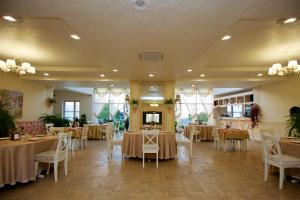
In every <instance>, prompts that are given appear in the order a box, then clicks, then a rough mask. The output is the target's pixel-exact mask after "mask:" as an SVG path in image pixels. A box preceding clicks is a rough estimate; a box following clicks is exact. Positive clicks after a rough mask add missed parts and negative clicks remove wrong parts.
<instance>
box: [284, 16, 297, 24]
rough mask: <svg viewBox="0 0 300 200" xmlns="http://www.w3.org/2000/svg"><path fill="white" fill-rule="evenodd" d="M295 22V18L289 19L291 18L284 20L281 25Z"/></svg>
mask: <svg viewBox="0 0 300 200" xmlns="http://www.w3.org/2000/svg"><path fill="white" fill-rule="evenodd" d="M295 21H297V18H296V17H291V18H288V19H286V20H284V21H283V23H285V24H290V23H293V22H295Z"/></svg>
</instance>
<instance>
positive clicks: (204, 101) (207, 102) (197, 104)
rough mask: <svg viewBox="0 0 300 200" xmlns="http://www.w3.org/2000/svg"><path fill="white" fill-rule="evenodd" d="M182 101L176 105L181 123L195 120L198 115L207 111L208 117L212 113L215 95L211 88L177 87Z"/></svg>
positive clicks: (178, 120)
mask: <svg viewBox="0 0 300 200" xmlns="http://www.w3.org/2000/svg"><path fill="white" fill-rule="evenodd" d="M176 94H178V95H180V97H181V102H180V103H179V104H177V105H176V111H175V113H176V119H177V122H179V124H181V125H186V124H187V123H190V122H194V121H195V120H196V117H197V115H199V114H200V113H202V114H203V113H206V114H207V116H208V118H209V117H210V116H211V114H212V108H213V95H212V90H211V89H210V88H185V89H176Z"/></svg>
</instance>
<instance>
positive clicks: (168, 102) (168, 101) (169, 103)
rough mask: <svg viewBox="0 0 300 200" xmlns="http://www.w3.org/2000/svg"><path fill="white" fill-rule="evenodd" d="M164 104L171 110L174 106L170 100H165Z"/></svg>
mask: <svg viewBox="0 0 300 200" xmlns="http://www.w3.org/2000/svg"><path fill="white" fill-rule="evenodd" d="M165 104H166V105H167V106H168V108H172V107H173V104H174V100H173V99H172V98H169V99H166V100H165Z"/></svg>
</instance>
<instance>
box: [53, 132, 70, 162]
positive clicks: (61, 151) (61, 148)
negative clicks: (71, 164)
mask: <svg viewBox="0 0 300 200" xmlns="http://www.w3.org/2000/svg"><path fill="white" fill-rule="evenodd" d="M71 137H72V132H68V133H59V134H58V143H57V147H56V151H55V157H54V159H58V158H59V157H61V156H66V158H67V157H68V150H69V144H70V141H71Z"/></svg>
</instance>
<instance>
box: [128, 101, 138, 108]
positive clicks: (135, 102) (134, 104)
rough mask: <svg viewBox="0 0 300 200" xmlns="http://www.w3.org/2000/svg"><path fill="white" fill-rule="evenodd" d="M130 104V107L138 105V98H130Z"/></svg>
mask: <svg viewBox="0 0 300 200" xmlns="http://www.w3.org/2000/svg"><path fill="white" fill-rule="evenodd" d="M130 104H131V105H132V107H133V108H134V109H137V108H138V106H139V100H137V99H132V100H131V102H130Z"/></svg>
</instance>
